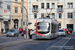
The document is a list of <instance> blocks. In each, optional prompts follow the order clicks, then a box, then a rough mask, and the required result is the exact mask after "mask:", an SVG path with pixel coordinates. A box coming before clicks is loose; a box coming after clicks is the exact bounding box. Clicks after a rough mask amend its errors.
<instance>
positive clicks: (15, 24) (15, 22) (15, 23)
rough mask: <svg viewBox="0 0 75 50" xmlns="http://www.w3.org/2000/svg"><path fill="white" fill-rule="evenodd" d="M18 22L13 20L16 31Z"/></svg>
mask: <svg viewBox="0 0 75 50" xmlns="http://www.w3.org/2000/svg"><path fill="white" fill-rule="evenodd" d="M18 22H19V20H18V19H15V20H14V28H15V29H17V28H18Z"/></svg>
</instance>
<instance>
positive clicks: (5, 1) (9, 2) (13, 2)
mask: <svg viewBox="0 0 75 50" xmlns="http://www.w3.org/2000/svg"><path fill="white" fill-rule="evenodd" d="M4 2H9V3H17V4H20V5H22V6H23V7H24V5H23V4H22V3H19V2H14V1H4ZM24 9H25V10H26V15H27V23H26V25H27V29H28V11H27V9H26V8H25V7H24ZM23 18H24V16H23ZM26 39H28V32H27V38H26Z"/></svg>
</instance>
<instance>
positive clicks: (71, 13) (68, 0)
mask: <svg viewBox="0 0 75 50" xmlns="http://www.w3.org/2000/svg"><path fill="white" fill-rule="evenodd" d="M74 1H75V0H33V1H31V0H28V19H29V22H32V24H31V25H29V26H28V27H29V28H30V29H35V23H36V19H38V18H41V17H50V18H53V19H55V20H57V21H58V22H59V27H60V28H71V29H72V30H73V31H75V23H74V22H75V6H74V5H75V3H74ZM30 19H31V20H30Z"/></svg>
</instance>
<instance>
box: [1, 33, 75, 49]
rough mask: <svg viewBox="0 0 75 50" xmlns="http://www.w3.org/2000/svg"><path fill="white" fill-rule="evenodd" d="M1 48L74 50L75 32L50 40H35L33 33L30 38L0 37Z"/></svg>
mask: <svg viewBox="0 0 75 50" xmlns="http://www.w3.org/2000/svg"><path fill="white" fill-rule="evenodd" d="M0 49H1V50H75V34H74V33H73V34H70V35H67V36H66V37H64V36H62V37H58V38H56V39H52V40H51V39H50V40H36V36H35V35H33V38H32V39H28V40H24V37H22V36H21V35H20V36H19V37H6V36H1V37H0Z"/></svg>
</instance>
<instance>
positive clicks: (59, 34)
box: [58, 29, 66, 36]
mask: <svg viewBox="0 0 75 50" xmlns="http://www.w3.org/2000/svg"><path fill="white" fill-rule="evenodd" d="M58 36H66V33H65V31H64V30H63V29H59V30H58Z"/></svg>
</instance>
